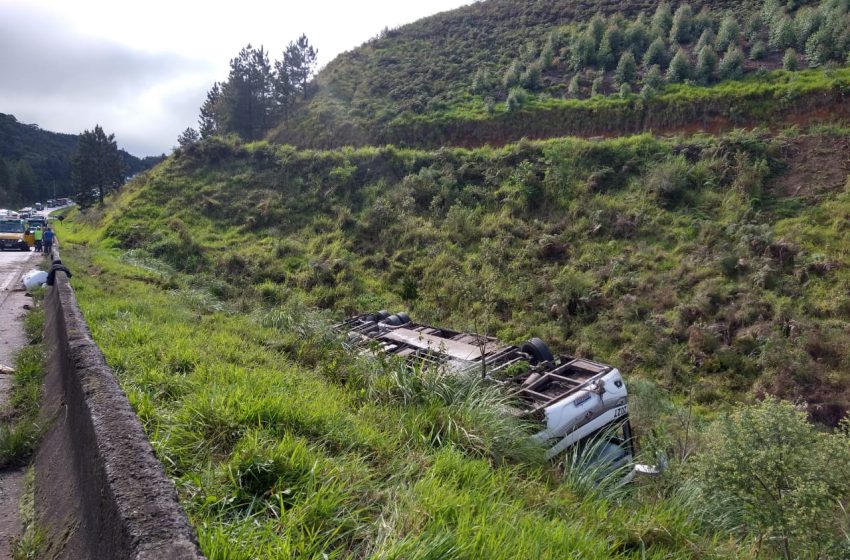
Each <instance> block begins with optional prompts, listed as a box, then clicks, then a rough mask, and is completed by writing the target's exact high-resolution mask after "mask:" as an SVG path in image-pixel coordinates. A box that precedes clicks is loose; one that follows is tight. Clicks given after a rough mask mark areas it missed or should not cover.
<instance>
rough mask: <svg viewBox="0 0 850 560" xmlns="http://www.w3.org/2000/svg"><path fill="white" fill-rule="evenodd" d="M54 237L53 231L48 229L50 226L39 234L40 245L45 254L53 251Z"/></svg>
mask: <svg viewBox="0 0 850 560" xmlns="http://www.w3.org/2000/svg"><path fill="white" fill-rule="evenodd" d="M55 237H56V235H55V234H54V233H53V230H52V229H50V226H47V228H45V230H44V233H42V234H41V244H42V248H43V250H44V252H45V253H49V252H50V250H51V249H53V239H54V238H55Z"/></svg>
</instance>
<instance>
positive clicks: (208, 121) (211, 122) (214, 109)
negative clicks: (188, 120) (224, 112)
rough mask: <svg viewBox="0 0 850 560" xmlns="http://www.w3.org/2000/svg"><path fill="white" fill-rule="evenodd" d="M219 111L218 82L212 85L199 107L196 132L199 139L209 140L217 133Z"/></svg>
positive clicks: (219, 87)
mask: <svg viewBox="0 0 850 560" xmlns="http://www.w3.org/2000/svg"><path fill="white" fill-rule="evenodd" d="M220 111H221V86H220V85H219V83H218V82H215V83H214V84H213V87H212V89H210V90H209V91H208V92H207V98H206V100H205V101H204V104H203V105H201V115H200V117H199V118H198V131H199V132H200V135H201V138H209V137H210V136H212V135H214V134H216V133H218V131H219V119H220Z"/></svg>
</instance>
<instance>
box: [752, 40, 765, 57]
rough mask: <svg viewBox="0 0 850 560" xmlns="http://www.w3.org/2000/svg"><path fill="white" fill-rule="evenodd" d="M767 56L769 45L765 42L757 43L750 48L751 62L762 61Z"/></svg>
mask: <svg viewBox="0 0 850 560" xmlns="http://www.w3.org/2000/svg"><path fill="white" fill-rule="evenodd" d="M765 54H767V45H766V44H765V43H764V41H756V42H755V43H753V46H752V47H750V60H761V59H762V58H764V55H765Z"/></svg>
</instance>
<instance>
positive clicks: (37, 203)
mask: <svg viewBox="0 0 850 560" xmlns="http://www.w3.org/2000/svg"><path fill="white" fill-rule="evenodd" d="M35 209H36V211H37V212H41V211H42V210H44V205H43V204H42V203H40V202H36V203H35Z"/></svg>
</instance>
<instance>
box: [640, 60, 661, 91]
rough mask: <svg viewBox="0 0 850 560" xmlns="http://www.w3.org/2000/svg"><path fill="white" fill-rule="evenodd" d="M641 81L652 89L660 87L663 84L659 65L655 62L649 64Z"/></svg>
mask: <svg viewBox="0 0 850 560" xmlns="http://www.w3.org/2000/svg"><path fill="white" fill-rule="evenodd" d="M643 83H644V84H645V85H647V86H649V87H650V88H652V89H654V90H658V89H661V86H663V85H664V75H663V74H662V73H661V67H660V66H658V65H657V64H653V65H652V66H650V67H649V70H647V71H646V75H645V76H644V77H643Z"/></svg>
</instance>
